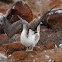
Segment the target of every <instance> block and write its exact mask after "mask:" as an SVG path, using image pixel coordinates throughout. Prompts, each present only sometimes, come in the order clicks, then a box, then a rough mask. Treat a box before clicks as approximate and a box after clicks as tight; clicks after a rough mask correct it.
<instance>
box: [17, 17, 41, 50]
mask: <svg viewBox="0 0 62 62" xmlns="http://www.w3.org/2000/svg"><path fill="white" fill-rule="evenodd" d="M18 17H19V16H18ZM19 19H20V21H21V23H22V24H23V30H22V33H21V36H20V41H21V43H22V44H23V45H25V46H26V47H27V49H26V51H33V47H34V46H35V45H36V44H37V43H38V41H39V39H40V25H38V27H37V32H36V33H35V31H33V30H32V29H29V28H28V22H27V21H26V20H23V19H22V18H21V17H19ZM30 46H32V49H31V50H28V47H30Z"/></svg>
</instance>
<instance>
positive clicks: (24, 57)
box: [8, 48, 62, 62]
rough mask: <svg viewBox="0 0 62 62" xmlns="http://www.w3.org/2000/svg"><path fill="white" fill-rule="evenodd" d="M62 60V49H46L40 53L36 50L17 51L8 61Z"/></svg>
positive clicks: (47, 61) (44, 61) (40, 61)
mask: <svg viewBox="0 0 62 62" xmlns="http://www.w3.org/2000/svg"><path fill="white" fill-rule="evenodd" d="M49 61H51V62H53V61H55V62H61V61H62V49H59V48H57V49H53V50H45V51H43V52H40V53H36V52H35V51H32V52H26V51H17V52H14V53H13V54H12V55H11V56H9V57H8V62H49Z"/></svg>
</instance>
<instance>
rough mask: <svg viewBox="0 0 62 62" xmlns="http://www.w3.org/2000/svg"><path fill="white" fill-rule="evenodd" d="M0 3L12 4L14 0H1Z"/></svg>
mask: <svg viewBox="0 0 62 62" xmlns="http://www.w3.org/2000/svg"><path fill="white" fill-rule="evenodd" d="M0 1H2V2H5V3H11V2H12V0H0Z"/></svg>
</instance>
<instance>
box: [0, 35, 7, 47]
mask: <svg viewBox="0 0 62 62" xmlns="http://www.w3.org/2000/svg"><path fill="white" fill-rule="evenodd" d="M7 40H8V36H7V34H0V46H1V45H2V44H5V43H8V42H7Z"/></svg>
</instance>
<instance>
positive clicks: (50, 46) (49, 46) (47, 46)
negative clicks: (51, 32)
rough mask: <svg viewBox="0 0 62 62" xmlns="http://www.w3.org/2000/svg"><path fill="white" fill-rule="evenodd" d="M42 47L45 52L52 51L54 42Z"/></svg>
mask: <svg viewBox="0 0 62 62" xmlns="http://www.w3.org/2000/svg"><path fill="white" fill-rule="evenodd" d="M44 47H45V49H46V50H48V49H53V48H55V43H54V42H49V43H47V44H46V45H44Z"/></svg>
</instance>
